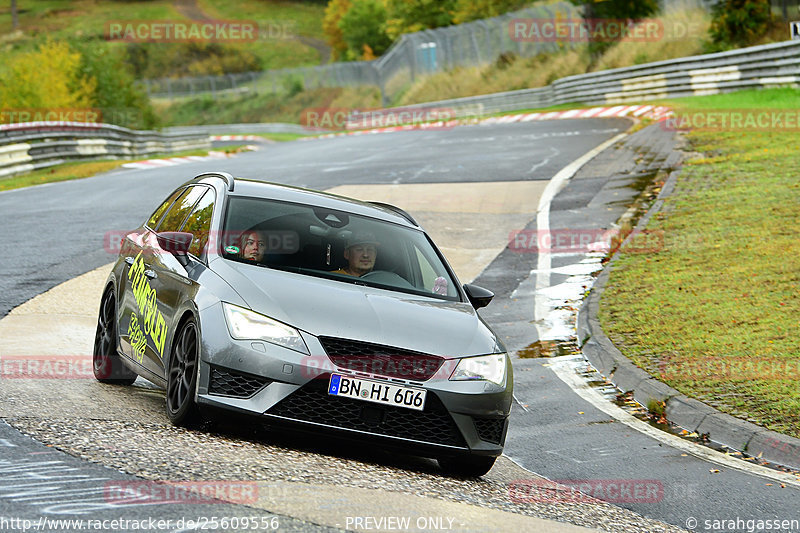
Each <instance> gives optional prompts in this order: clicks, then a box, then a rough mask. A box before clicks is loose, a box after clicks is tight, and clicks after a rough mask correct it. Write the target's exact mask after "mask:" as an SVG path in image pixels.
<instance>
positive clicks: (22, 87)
mask: <svg viewBox="0 0 800 533" xmlns="http://www.w3.org/2000/svg"><path fill="white" fill-rule="evenodd" d="M96 87H97V80H96V79H95V78H94V77H92V76H91V75H87V74H86V73H84V72H83V71H82V69H81V55H80V53H78V52H75V51H73V50H71V49H70V47H69V45H68V44H67V43H65V42H56V41H47V42H46V43H44V44H43V45H41V46H40V47H39V49H38V50H36V51H34V52H26V53H24V54H20V55H18V56H16V57H14V58H12V59H11V61H9V63H8V65H7V66H6V69H5V73H4V76H3V78H2V79H0V103H1V104H0V105H1V106H2V107H3V108H5V109H26V108H27V109H31V108H37V109H44V108H47V109H68V108H70V109H75V108H89V107H92V104H93V103H94V94H95V90H96Z"/></svg>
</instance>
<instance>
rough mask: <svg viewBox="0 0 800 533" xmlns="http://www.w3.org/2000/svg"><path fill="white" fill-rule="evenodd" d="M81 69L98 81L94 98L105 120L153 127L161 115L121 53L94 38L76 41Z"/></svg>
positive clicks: (135, 127) (126, 125)
mask: <svg viewBox="0 0 800 533" xmlns="http://www.w3.org/2000/svg"><path fill="white" fill-rule="evenodd" d="M76 48H77V49H78V50H79V51H80V53H81V71H82V73H83V74H84V76H86V77H90V78H93V79H95V80H96V81H97V84H96V87H95V90H94V94H93V95H92V101H93V105H94V107H98V108H100V110H101V111H102V113H103V122H108V123H110V124H117V125H119V126H124V127H126V128H133V129H151V128H154V127H156V126H158V119H157V117H156V115H155V113H154V112H153V108H152V107H151V106H150V101H149V99H148V97H147V95H146V94H145V92H144V91H143V90H142V88H141V87H140V86H138V85H137V84H136V83H135V80H134V78H133V74H132V73H131V69H130V67H129V66H128V65H126V64H125V63H124V62H123V61H122V59H121V57H120V56H119V55H118V54H115V53H114V52H112V51H111V50H109V49H108V48H106V47H101V46H97V45H96V44H95V43H93V42H86V43H82V44H78V45H76Z"/></svg>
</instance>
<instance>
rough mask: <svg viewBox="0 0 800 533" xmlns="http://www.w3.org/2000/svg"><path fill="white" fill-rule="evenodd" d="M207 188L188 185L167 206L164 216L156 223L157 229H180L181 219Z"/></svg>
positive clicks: (160, 230) (184, 218) (182, 219)
mask: <svg viewBox="0 0 800 533" xmlns="http://www.w3.org/2000/svg"><path fill="white" fill-rule="evenodd" d="M207 190H208V189H207V188H205V187H189V188H188V189H186V190H185V191H184V192H183V194H181V195H180V196H179V197H178V199H177V200H175V203H174V204H172V207H170V208H169V211H167V214H166V215H164V218H163V219H162V220H161V223H160V224H159V225H158V231H159V232H162V231H178V230H180V228H181V226H182V225H183V221H184V220H186V215H188V214H189V211H191V210H192V207H194V204H196V203H197V200H199V199H200V197H201V196H202V195H203V193H205V192H206V191H207Z"/></svg>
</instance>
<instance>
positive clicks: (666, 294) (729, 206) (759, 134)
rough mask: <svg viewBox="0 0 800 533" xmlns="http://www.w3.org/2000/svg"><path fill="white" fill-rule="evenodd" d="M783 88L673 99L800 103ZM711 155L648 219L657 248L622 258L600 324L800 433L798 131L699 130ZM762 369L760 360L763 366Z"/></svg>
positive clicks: (637, 352) (692, 144) (661, 368)
mask: <svg viewBox="0 0 800 533" xmlns="http://www.w3.org/2000/svg"><path fill="white" fill-rule="evenodd" d="M799 103H800V91H798V90H797V89H777V90H764V91H743V92H740V93H733V94H726V95H717V96H710V97H697V98H686V99H681V100H676V101H675V102H674V103H673V105H674V107H676V108H678V109H680V110H684V111H689V112H691V111H702V110H708V109H754V108H775V109H787V108H788V109H795V110H796V109H798V108H800V105H798V104H799ZM687 137H688V141H689V147H688V149H689V150H693V151H696V152H700V153H703V154H704V155H703V157H700V158H698V159H695V160H692V161H691V162H689V163H688V164H687V165H686V166H685V167H684V169H683V171H682V173H681V175H680V177H679V179H678V181H677V185H676V189H675V192H674V194H673V195H672V196H671V197H670V198H668V199H667V200H666V203H665V206H664V208H663V209H662V211H661V213H659V214H658V215H657V216H656V217H654V219H653V220H651V221H650V224H649V225H648V229H649V230H657V231H660V232H663V247H661V248H660V249H658V250H657V251H653V252H652V253H641V250H639V252H640V253H625V252H624V251H623V252H622V253H621V254H620V255H619V257H618V260H617V261H616V263H615V267H614V270H613V271H612V272H611V276H610V279H609V283H608V287H607V289H606V291H605V292H604V294H603V298H602V301H601V306H600V320H601V323H602V325H603V329H604V330H605V331H606V332H607V333H608V335H609V337H610V338H611V339H612V340H613V341H614V343H615V344H616V345H617V346H618V347H619V348H620V349H621V350H622V352H623V353H625V354H626V355H627V356H628V357H630V358H631V359H632V360H633V361H634V362H635V363H636V364H637V365H639V366H640V367H642V368H644V369H646V370H648V371H650V372H651V373H653V374H655V375H657V376H660V377H661V378H662V379H663V380H664V381H665V382H666V383H668V384H669V385H671V386H673V387H674V388H676V389H678V390H679V391H681V392H682V393H684V394H687V395H689V396H692V397H695V398H697V399H700V400H702V401H705V402H707V403H709V404H711V405H713V406H715V407H717V408H718V409H720V410H721V411H724V412H727V413H730V414H732V415H735V416H739V417H741V418H744V419H748V420H752V421H754V422H756V423H758V424H760V425H762V426H764V427H766V428H769V429H773V430H776V431H780V432H783V433H786V434H789V435H793V436H795V437H800V387H798V386H797V382H798V375H800V353H799V352H798V350H797V346H798V340H797V339H798V338H797V331H798V325H800V324H798V317H800V255H798V253H797V252H798V250H800V246H798V244H797V243H798V239H797V235H798V231H800V210H798V208H797V206H798V205H800V182H798V179H797V178H798V176H799V175H800V157H798V155H797V154H798V149H799V148H800V130H798V129H795V130H794V131H792V130H784V131H774V130H772V131H769V130H765V131H694V132H692V133H690V134H688V136H687ZM758 365H762V366H758Z"/></svg>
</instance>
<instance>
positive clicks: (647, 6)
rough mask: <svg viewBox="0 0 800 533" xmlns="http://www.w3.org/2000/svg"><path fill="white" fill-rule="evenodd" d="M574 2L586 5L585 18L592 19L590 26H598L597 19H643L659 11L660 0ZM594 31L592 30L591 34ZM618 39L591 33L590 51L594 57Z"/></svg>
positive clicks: (575, 0)
mask: <svg viewBox="0 0 800 533" xmlns="http://www.w3.org/2000/svg"><path fill="white" fill-rule="evenodd" d="M571 1H572V3H573V4H575V5H578V6H584V11H583V18H584V20H588V21H592V23H590V24H589V26H590V28H591V27H593V26H597V21H623V20H641V19H644V18H647V17H649V16H650V15H652V14H653V13H655V12H656V11H658V0H571ZM591 33H592V32H590V34H591ZM615 40H618V39H612V38H609V37H608V36H606V35H600V36H599V37H595V38H593V37H592V36H591V35H590V41H589V52H590V53H591V54H592V56H593V57H594V58H597V57H599V56H600V55H602V54H603V52H605V51H606V50H608V49H609V48H610V47H611V45H613V44H614V41H615Z"/></svg>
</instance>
